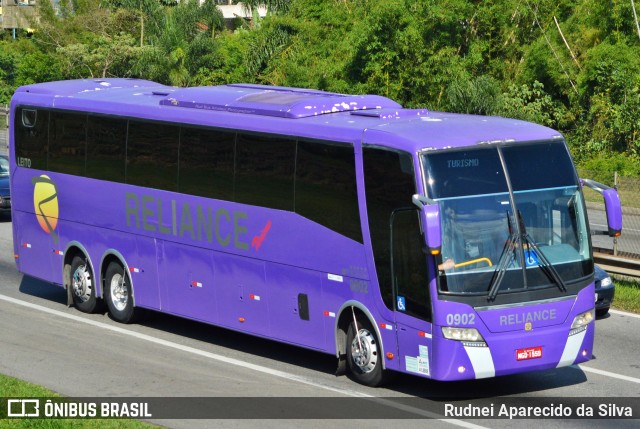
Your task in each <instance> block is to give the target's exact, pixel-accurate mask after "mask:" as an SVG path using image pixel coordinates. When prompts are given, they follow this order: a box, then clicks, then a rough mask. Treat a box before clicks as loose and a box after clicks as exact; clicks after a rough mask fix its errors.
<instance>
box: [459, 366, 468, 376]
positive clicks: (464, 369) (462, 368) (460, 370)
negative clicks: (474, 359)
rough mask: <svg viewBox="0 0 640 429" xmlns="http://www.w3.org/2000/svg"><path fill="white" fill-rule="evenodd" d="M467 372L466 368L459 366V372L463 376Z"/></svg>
mask: <svg viewBox="0 0 640 429" xmlns="http://www.w3.org/2000/svg"><path fill="white" fill-rule="evenodd" d="M466 370H467V368H465V367H464V366H459V367H458V372H459V373H460V374H463V373H464V372H465V371H466Z"/></svg>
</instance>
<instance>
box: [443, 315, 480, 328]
mask: <svg viewBox="0 0 640 429" xmlns="http://www.w3.org/2000/svg"><path fill="white" fill-rule="evenodd" d="M475 323H476V315H475V314H473V313H463V314H460V313H455V314H452V313H449V314H447V325H448V326H455V325H475Z"/></svg>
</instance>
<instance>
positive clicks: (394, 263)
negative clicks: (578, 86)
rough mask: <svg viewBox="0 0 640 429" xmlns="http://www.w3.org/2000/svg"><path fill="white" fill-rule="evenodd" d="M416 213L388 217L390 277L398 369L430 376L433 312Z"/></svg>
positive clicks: (398, 211) (401, 211) (405, 211)
mask: <svg viewBox="0 0 640 429" xmlns="http://www.w3.org/2000/svg"><path fill="white" fill-rule="evenodd" d="M418 213H419V212H418V211H417V210H416V209H414V208H407V209H396V210H394V211H393V213H392V214H391V220H390V226H391V275H392V281H393V295H394V306H395V317H396V325H397V332H398V358H399V359H400V362H399V366H400V369H401V370H405V371H407V372H411V373H415V374H418V375H422V376H425V377H429V376H430V374H431V367H430V362H431V356H432V351H431V345H432V338H431V332H432V331H431V330H432V324H431V321H432V311H431V300H430V295H429V276H428V269H427V257H426V254H425V252H424V250H423V248H424V241H423V239H422V234H421V232H420V221H419V217H418Z"/></svg>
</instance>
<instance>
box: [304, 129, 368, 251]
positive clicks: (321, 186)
mask: <svg viewBox="0 0 640 429" xmlns="http://www.w3.org/2000/svg"><path fill="white" fill-rule="evenodd" d="M295 189H296V195H295V211H296V213H299V214H300V215H302V216H304V217H306V218H308V219H311V220H313V221H315V222H317V223H319V224H321V225H324V226H326V227H327V228H329V229H332V230H334V231H336V232H339V233H340V234H342V235H345V236H347V237H349V238H351V239H353V240H356V241H358V242H362V229H361V228H360V214H359V211H358V195H357V186H356V166H355V155H354V152H353V147H352V146H348V145H328V144H326V143H314V142H310V141H303V140H300V141H298V154H297V160H296V186H295Z"/></svg>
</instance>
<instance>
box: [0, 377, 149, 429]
mask: <svg viewBox="0 0 640 429" xmlns="http://www.w3.org/2000/svg"><path fill="white" fill-rule="evenodd" d="M60 396H61V395H58V394H56V393H54V392H52V391H50V390H48V389H45V388H44V387H40V386H37V385H35V384H31V383H27V382H25V381H21V380H18V379H16V378H13V377H8V376H6V375H1V374H0V397H2V398H25V397H28V398H57V397H60ZM5 406H6V404H2V407H3V409H4V407H5ZM156 427H157V426H154V425H151V424H149V423H144V422H140V421H137V420H130V419H49V418H47V419H35V418H31V419H13V418H12V419H0V429H14V428H29V429H69V428H71V429H97V428H100V429H150V428H156Z"/></svg>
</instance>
